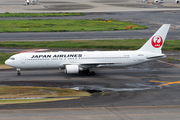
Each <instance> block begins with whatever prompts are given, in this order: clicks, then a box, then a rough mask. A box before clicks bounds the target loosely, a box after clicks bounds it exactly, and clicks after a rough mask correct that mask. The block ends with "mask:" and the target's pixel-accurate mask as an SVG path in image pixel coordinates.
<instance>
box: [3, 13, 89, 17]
mask: <svg viewBox="0 0 180 120" xmlns="http://www.w3.org/2000/svg"><path fill="white" fill-rule="evenodd" d="M80 15H85V14H84V13H61V12H57V13H9V12H6V13H1V14H0V17H55V16H80Z"/></svg>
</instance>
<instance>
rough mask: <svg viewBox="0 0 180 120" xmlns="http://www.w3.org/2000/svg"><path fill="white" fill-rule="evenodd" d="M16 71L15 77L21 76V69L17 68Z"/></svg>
mask: <svg viewBox="0 0 180 120" xmlns="http://www.w3.org/2000/svg"><path fill="white" fill-rule="evenodd" d="M16 70H17V75H18V76H21V72H20V71H21V69H19V68H17V69H16Z"/></svg>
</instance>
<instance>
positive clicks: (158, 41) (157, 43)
mask: <svg viewBox="0 0 180 120" xmlns="http://www.w3.org/2000/svg"><path fill="white" fill-rule="evenodd" d="M169 27H170V24H164V25H162V26H161V28H159V30H158V31H157V32H156V33H155V34H154V35H153V36H152V37H151V38H150V39H149V40H148V41H147V42H146V43H145V44H144V45H143V46H142V47H141V48H140V49H139V50H138V51H146V52H153V53H161V48H162V46H163V44H164V41H165V39H166V35H167V33H168V30H169Z"/></svg>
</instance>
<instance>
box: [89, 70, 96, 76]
mask: <svg viewBox="0 0 180 120" xmlns="http://www.w3.org/2000/svg"><path fill="white" fill-rule="evenodd" d="M95 74H96V73H95V72H94V71H91V72H90V71H89V69H88V70H87V75H95Z"/></svg>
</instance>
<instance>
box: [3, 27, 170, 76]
mask: <svg viewBox="0 0 180 120" xmlns="http://www.w3.org/2000/svg"><path fill="white" fill-rule="evenodd" d="M169 28H170V24H164V25H162V26H161V27H160V28H159V30H158V31H157V32H156V33H155V34H154V35H153V36H152V37H151V38H150V39H149V40H148V41H147V42H146V43H145V44H144V45H143V46H142V47H141V48H140V49H138V50H131V51H120V50H119V51H81V52H62V51H59V52H36V53H19V54H15V55H13V56H11V57H10V58H9V59H7V60H6V61H5V64H6V65H8V66H11V67H13V68H16V70H17V75H18V76H21V73H20V70H21V69H47V68H57V69H63V70H64V72H65V73H66V74H79V73H82V72H83V73H86V74H87V75H95V72H94V71H91V69H92V68H96V67H126V66H132V65H137V64H141V63H144V62H149V61H153V60H157V59H162V58H165V57H166V55H165V54H162V50H161V48H162V46H163V43H164V41H165V38H166V36H167V33H168V30H169Z"/></svg>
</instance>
